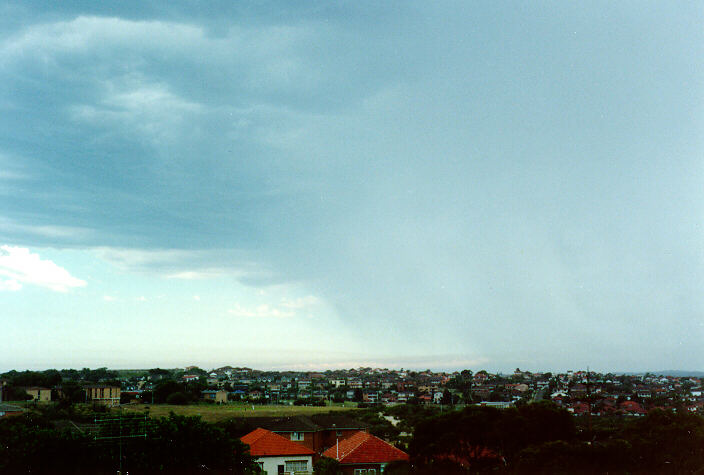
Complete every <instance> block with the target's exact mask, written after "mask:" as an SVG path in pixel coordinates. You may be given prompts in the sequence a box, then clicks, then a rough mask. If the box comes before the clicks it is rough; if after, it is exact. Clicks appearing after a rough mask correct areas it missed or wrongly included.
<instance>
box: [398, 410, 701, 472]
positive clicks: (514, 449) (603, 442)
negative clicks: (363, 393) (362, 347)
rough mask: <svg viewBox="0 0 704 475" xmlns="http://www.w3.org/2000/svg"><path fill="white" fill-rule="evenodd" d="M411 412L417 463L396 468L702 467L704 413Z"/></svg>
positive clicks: (673, 469)
mask: <svg viewBox="0 0 704 475" xmlns="http://www.w3.org/2000/svg"><path fill="white" fill-rule="evenodd" d="M397 411H398V412H400V410H397ZM398 416H399V417H401V418H402V420H403V417H404V414H401V413H399V414H398ZM412 417H415V420H414V421H413V423H412V425H413V428H412V430H413V437H412V438H411V440H410V443H409V445H408V451H409V453H410V455H411V463H410V464H406V465H405V466H404V465H402V466H398V467H395V468H394V473H417V474H426V473H468V472H469V473H485V472H492V473H577V474H579V473H623V474H625V473H665V474H667V473H695V472H697V470H702V471H704V418H702V417H700V416H698V415H696V414H690V413H687V412H686V411H683V412H679V413H675V412H670V411H667V412H665V411H653V412H651V413H650V414H648V415H647V416H646V417H642V418H635V419H631V418H613V419H606V418H598V419H596V418H595V419H594V420H593V421H592V420H589V419H587V418H581V419H580V418H576V417H574V416H572V415H571V414H569V413H568V412H567V411H565V410H564V409H562V408H559V407H558V406H556V405H554V404H552V403H549V402H541V403H536V404H527V405H522V406H519V407H517V408H512V409H504V410H499V409H494V408H489V407H478V406H470V407H467V408H465V409H463V410H462V411H454V412H450V413H445V414H429V413H427V412H426V413H425V414H421V415H420V416H418V415H416V416H412ZM397 471H398V472H397ZM697 473H699V472H697Z"/></svg>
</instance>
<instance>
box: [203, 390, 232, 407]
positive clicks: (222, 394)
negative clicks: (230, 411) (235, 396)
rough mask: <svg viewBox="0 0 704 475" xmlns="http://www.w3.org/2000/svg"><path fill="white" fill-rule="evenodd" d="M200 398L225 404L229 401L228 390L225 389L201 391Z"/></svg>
mask: <svg viewBox="0 0 704 475" xmlns="http://www.w3.org/2000/svg"><path fill="white" fill-rule="evenodd" d="M200 398H201V399H203V400H205V401H213V402H216V403H218V404H225V403H227V391H225V390H224V389H220V390H218V391H215V390H207V391H201V392H200Z"/></svg>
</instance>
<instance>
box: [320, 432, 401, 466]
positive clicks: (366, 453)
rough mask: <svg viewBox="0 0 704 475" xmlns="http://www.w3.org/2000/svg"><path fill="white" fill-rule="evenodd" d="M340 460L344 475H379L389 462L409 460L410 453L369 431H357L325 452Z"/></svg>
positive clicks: (325, 454) (326, 455) (327, 455)
mask: <svg viewBox="0 0 704 475" xmlns="http://www.w3.org/2000/svg"><path fill="white" fill-rule="evenodd" d="M323 457H330V458H332V459H335V460H337V461H338V462H340V468H341V469H342V473H343V474H344V475H362V474H364V475H377V474H380V473H382V471H383V470H384V468H385V467H386V465H387V464H389V463H391V462H395V461H397V460H408V454H407V453H406V452H404V451H402V450H399V449H397V448H396V447H394V446H393V445H391V444H389V443H387V442H384V441H383V440H381V439H380V438H378V437H375V436H373V435H371V434H369V433H368V432H361V431H360V432H357V433H356V434H354V435H353V436H352V437H349V438H347V439H345V440H341V441H339V442H338V443H337V444H335V445H334V446H332V447H330V448H329V449H328V450H326V451H325V452H324V453H323Z"/></svg>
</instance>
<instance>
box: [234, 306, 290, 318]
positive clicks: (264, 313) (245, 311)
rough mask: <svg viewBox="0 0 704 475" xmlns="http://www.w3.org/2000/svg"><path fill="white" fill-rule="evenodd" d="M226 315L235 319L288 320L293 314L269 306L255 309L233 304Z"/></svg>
mask: <svg viewBox="0 0 704 475" xmlns="http://www.w3.org/2000/svg"><path fill="white" fill-rule="evenodd" d="M227 313H229V314H230V315H233V316H235V317H246V318H290V317H293V316H294V315H295V312H292V311H288V310H281V309H280V308H277V307H274V306H272V305H269V304H262V305H257V306H256V307H243V306H242V305H240V304H235V306H234V307H233V308H231V309H230V310H228V311H227Z"/></svg>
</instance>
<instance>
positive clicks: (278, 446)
mask: <svg viewBox="0 0 704 475" xmlns="http://www.w3.org/2000/svg"><path fill="white" fill-rule="evenodd" d="M240 440H241V441H242V442H243V443H245V444H247V445H249V453H250V455H252V456H253V457H267V456H275V455H314V454H315V452H313V451H312V450H310V449H309V448H308V447H304V446H302V445H301V444H297V443H295V442H291V441H290V440H288V439H287V438H285V437H281V436H280V435H278V434H274V433H273V432H271V431H268V430H266V429H262V428H258V429H255V430H253V431H252V432H250V433H249V434H247V435H245V436H242V437H241V438H240Z"/></svg>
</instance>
